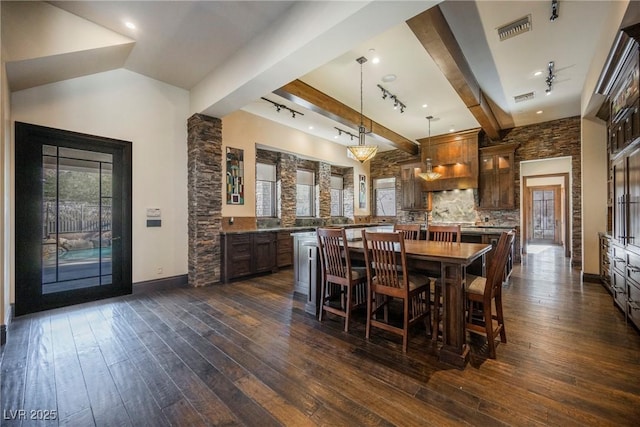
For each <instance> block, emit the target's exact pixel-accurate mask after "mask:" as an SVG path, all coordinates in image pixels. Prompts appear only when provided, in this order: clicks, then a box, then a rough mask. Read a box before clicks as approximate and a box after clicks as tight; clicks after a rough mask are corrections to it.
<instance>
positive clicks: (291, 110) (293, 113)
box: [260, 97, 304, 119]
mask: <svg viewBox="0 0 640 427" xmlns="http://www.w3.org/2000/svg"><path fill="white" fill-rule="evenodd" d="M260 99H263V100H265V101H268V102H270V103H272V104H273V106H274V107H276V112H278V113H279V112H280V110H282V109H283V108H284V109H285V110H287V111H289V112H291V117H293V118H294V119H295V118H296V114H300V115H301V116H304V113H301V112H300V111H296V110H294V109H291V108H289V107H287V106H286V105H284V104H278V103H277V102H275V101H272V100H270V99H267V98H265V97H260Z"/></svg>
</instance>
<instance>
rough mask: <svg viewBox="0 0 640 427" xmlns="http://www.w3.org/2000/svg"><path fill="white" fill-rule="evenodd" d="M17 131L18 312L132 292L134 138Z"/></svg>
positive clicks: (20, 126)
mask: <svg viewBox="0 0 640 427" xmlns="http://www.w3.org/2000/svg"><path fill="white" fill-rule="evenodd" d="M15 135H16V137H15V142H16V150H15V153H16V156H15V161H16V212H15V217H16V248H15V249H16V306H15V308H16V315H21V314H26V313H31V312H34V311H40V310H45V309H49V308H54V307H62V306H66V305H71V304H76V303H79V302H85V301H92V300H96V299H100V298H106V297H111V296H116V295H123V294H128V293H131V143H130V142H126V141H119V140H114V139H109V138H102V137H96V136H91V135H84V134H79V133H75V132H69V131H63V130H58V129H52V128H47V127H42V126H36V125H30V124H25V123H16V133H15Z"/></svg>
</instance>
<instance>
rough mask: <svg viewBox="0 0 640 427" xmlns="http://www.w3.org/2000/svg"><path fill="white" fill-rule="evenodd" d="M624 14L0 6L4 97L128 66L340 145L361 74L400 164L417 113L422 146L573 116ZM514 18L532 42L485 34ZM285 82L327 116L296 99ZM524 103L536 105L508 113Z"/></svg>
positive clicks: (366, 105) (238, 5) (567, 8)
mask: <svg viewBox="0 0 640 427" xmlns="http://www.w3.org/2000/svg"><path fill="white" fill-rule="evenodd" d="M631 4H632V7H631V8H635V5H633V3H631ZM627 6H628V4H627V2H624V1H619V2H610V1H562V0H561V1H560V2H559V10H558V12H559V16H558V18H557V19H555V20H553V21H551V20H550V19H549V18H550V15H551V13H552V11H551V2H550V1H476V2H473V1H445V2H439V1H424V2H417V1H398V2H384V1H373V2H368V1H364V2H333V1H331V2H329V1H327V2H323V1H314V2H305V1H302V2H297V1H274V2H272V1H241V2H224V1H180V2H163V1H159V2H154V1H132V2H129V1H100V2H93V1H74V2H67V1H52V2H48V3H40V2H4V1H3V2H2V4H1V7H2V43H3V60H4V61H5V62H6V64H7V74H8V77H9V80H10V85H11V88H12V90H21V89H25V88H28V87H32V86H36V85H40V84H46V83H50V82H53V81H57V80H63V79H66V78H73V77H78V76H81V75H84V74H91V73H95V72H100V71H106V70H109V69H114V68H121V67H124V68H126V69H129V70H131V71H135V72H137V73H140V74H144V75H147V76H149V77H151V78H154V79H157V80H160V81H163V82H166V83H168V84H171V85H174V86H178V87H181V88H184V89H186V90H189V91H190V93H191V110H192V111H191V112H192V113H195V112H201V113H205V114H210V115H213V116H216V117H223V116H225V115H227V114H229V113H231V112H233V111H236V110H238V109H244V110H245V111H248V112H251V113H254V114H257V115H260V116H263V117H266V118H268V119H270V120H274V121H277V122H279V123H282V124H284V125H286V126H290V127H294V128H296V129H300V130H302V131H304V132H308V133H312V134H314V135H317V136H320V137H323V138H326V139H328V140H331V141H335V142H338V143H342V144H345V145H348V144H350V143H351V140H350V137H349V136H348V134H346V133H343V134H342V135H340V136H339V137H338V138H336V136H338V135H337V133H338V132H337V130H336V127H338V128H341V129H343V130H346V131H348V132H351V133H357V130H356V127H355V125H356V124H354V123H353V121H354V118H355V120H357V119H359V114H358V113H359V112H360V107H361V103H360V75H361V74H360V73H361V71H362V78H363V99H362V101H363V102H362V107H363V108H362V110H363V113H364V115H365V116H366V120H371V121H373V122H374V123H375V126H373V127H374V134H375V135H372V137H371V139H372V140H373V141H375V142H376V143H378V144H380V146H381V149H390V148H394V147H400V148H402V146H403V144H404V145H406V144H408V145H406V149H407V150H408V151H410V150H412V144H415V141H416V140H418V139H420V138H424V137H425V136H427V121H426V119H425V116H427V115H431V116H433V117H434V120H433V122H432V129H431V131H432V135H439V134H443V133H446V132H450V131H451V130H452V129H454V130H464V129H469V128H475V127H479V126H482V127H483V128H485V129H486V130H487V134H488V135H492V130H491V127H493V128H496V129H497V130H498V131H499V129H506V128H510V127H513V126H522V125H528V124H533V123H538V122H544V121H549V120H554V119H558V118H562V117H569V116H575V115H581V114H582V113H583V111H581V108H582V107H581V106H583V105H585V103H586V102H584V100H582V99H581V96H582V93H583V88H584V87H585V83H586V81H587V78H588V76H587V73H588V71H589V69H590V68H593V67H594V66H595V67H602V63H603V62H604V58H606V53H607V52H608V50H609V48H610V46H611V43H612V42H613V39H614V37H615V33H616V30H617V29H618V28H619V27H620V25H621V24H622V23H623V17H624V14H625V13H627V19H630V18H629V15H630V13H629V11H628V10H627ZM631 8H630V9H631ZM438 16H439V17H441V18H442V19H441V21H442V22H440V21H438V20H437V19H439V18H438ZM434 17H435V18H434ZM523 17H528V18H529V20H530V23H531V24H530V29H529V31H526V32H523V33H522V34H520V35H517V36H515V37H512V38H508V39H506V40H504V41H500V39H499V37H498V34H497V28H498V27H501V26H503V25H505V24H509V23H511V22H513V21H515V20H518V19H520V18H523ZM433 19H436V21H434V20H433ZM126 22H130V23H133V24H135V28H134V29H132V28H128V27H126V26H125V24H126ZM445 27H446V28H445ZM447 31H448V33H447ZM447 34H450V37H449V36H447ZM43 40H46V41H47V43H43ZM456 46H457V48H456ZM456 49H457V50H456ZM603 51H604V52H603ZM360 56H365V57H367V59H368V61H367V62H366V63H365V64H363V65H362V69H361V68H360V64H358V63H357V62H356V58H358V57H360ZM374 58H378V59H379V62H377V63H374ZM550 61H553V63H554V69H553V73H554V79H553V84H552V90H551V92H550V94H548V95H547V94H546V89H547V88H548V86H547V84H546V82H545V78H546V77H548V74H549V70H548V64H549V62H550ZM597 62H599V64H598V63H597ZM594 63H595V65H594ZM537 72H540V74H536V73H537ZM392 76H395V79H392ZM291 82H294V84H297V85H298V88H299V87H300V85H307V86H310V87H311V88H312V89H313V90H315V91H318V92H319V93H321V94H322V95H324V96H325V97H326V98H323V99H325V105H311V103H310V102H309V101H308V100H307V101H305V102H301V99H302V98H304V96H302V95H301V94H298V95H297V96H293V95H291V93H290V92H291V90H293V89H294V88H292V87H291V86H289V90H287V87H288V86H287V85H291V84H292V83H291ZM296 82H297V83H296ZM378 85H380V86H382V87H383V88H384V89H385V90H387V91H388V94H393V95H395V96H396V98H397V100H399V101H400V102H401V103H402V104H404V105H405V108H404V112H400V111H399V109H396V110H394V109H393V106H394V103H393V102H392V100H391V97H390V96H387V97H386V99H383V96H382V95H383V91H382V89H381V88H380V87H379V86H378ZM274 92H275V93H274ZM522 94H532V95H529V96H528V100H526V101H524V102H516V100H515V97H517V96H518V95H522ZM305 96H306V95H305ZM263 97H264V98H268V99H270V100H272V101H274V102H276V103H281V104H283V105H286V106H288V107H290V108H291V109H293V110H296V111H300V112H302V113H304V115H298V116H297V117H296V118H293V117H292V115H291V114H288V113H285V110H282V111H280V112H277V111H276V108H274V105H273V104H272V103H269V102H267V101H264V100H263V99H261V98H263ZM327 98H328V99H330V100H332V102H334V103H335V104H332V106H331V108H329V106H328V105H326V99H327ZM315 99H316V101H317V99H319V98H318V97H316V98H315ZM587 102H588V100H587ZM425 105H426V106H425ZM336 109H337V110H336ZM327 110H330V111H329V114H328V113H327ZM336 111H337V113H336ZM349 111H350V112H349ZM343 112H348V114H347V113H344V114H343ZM354 113H355V115H354ZM345 115H347V116H348V117H343V116H345ZM492 120H493V122H492ZM367 124H368V126H371V125H370V122H367ZM376 126H377V127H376Z"/></svg>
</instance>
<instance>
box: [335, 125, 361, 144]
mask: <svg viewBox="0 0 640 427" xmlns="http://www.w3.org/2000/svg"><path fill="white" fill-rule="evenodd" d="M333 128H334V129H335V130H337V131H338V136H342V134H343V133H344V134H346V135H349V137H350V138H351V140H352V141H353V138H357V137H358V135H354V134H352V133H351V132H349V131H346V130H342V129H340V128H339V127H335V126H334V127H333Z"/></svg>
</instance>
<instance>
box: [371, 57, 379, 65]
mask: <svg viewBox="0 0 640 427" xmlns="http://www.w3.org/2000/svg"><path fill="white" fill-rule="evenodd" d="M371 62H373V63H374V64H379V63H380V58H378V57H377V56H374V57H373V59H372V60H371Z"/></svg>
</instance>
